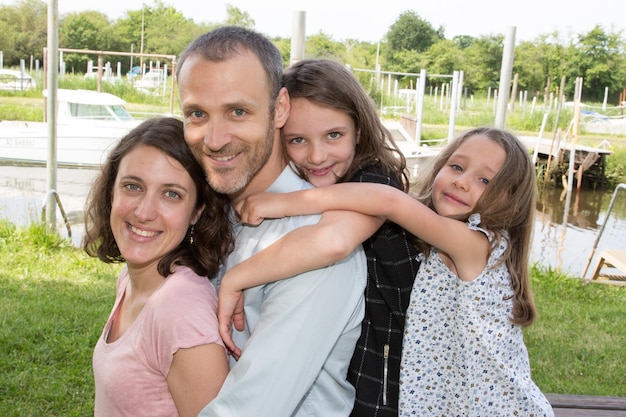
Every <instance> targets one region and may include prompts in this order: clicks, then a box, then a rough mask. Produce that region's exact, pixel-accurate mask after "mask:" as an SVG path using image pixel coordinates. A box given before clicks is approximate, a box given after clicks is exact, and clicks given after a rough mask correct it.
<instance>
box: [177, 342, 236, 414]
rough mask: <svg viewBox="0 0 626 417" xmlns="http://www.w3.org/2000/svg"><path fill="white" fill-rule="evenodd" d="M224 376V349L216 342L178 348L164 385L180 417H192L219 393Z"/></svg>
mask: <svg viewBox="0 0 626 417" xmlns="http://www.w3.org/2000/svg"><path fill="white" fill-rule="evenodd" d="M227 374H228V360H227V358H226V351H225V350H224V348H223V347H222V346H220V345H218V344H216V343H210V344H206V345H200V346H196V347H192V348H188V349H179V350H178V351H177V352H176V353H175V354H174V359H173V361H172V366H171V368H170V371H169V373H168V375H167V385H168V387H169V389H170V392H171V393H172V398H173V399H174V403H175V404H176V408H177V409H178V414H180V416H181V417H192V416H193V417H196V416H197V415H198V414H199V413H200V410H202V409H203V408H204V406H205V405H207V404H208V403H209V402H210V401H211V400H213V398H215V396H216V395H217V393H218V392H219V390H220V388H221V387H222V383H223V382H224V379H226V375H227Z"/></svg>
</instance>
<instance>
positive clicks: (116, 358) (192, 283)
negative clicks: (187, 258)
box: [93, 266, 223, 417]
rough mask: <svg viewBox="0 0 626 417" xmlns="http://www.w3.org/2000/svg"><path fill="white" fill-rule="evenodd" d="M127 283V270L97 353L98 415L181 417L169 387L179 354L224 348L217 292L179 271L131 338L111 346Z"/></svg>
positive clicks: (153, 297)
mask: <svg viewBox="0 0 626 417" xmlns="http://www.w3.org/2000/svg"><path fill="white" fill-rule="evenodd" d="M128 280H129V276H128V272H127V270H126V268H124V269H123V270H122V272H121V273H120V275H119V277H118V282H117V297H116V299H115V305H114V306H113V310H112V311H111V315H110V316H109V319H108V320H107V323H106V325H105V327H104V331H103V332H102V335H101V336H100V339H99V340H98V343H97V344H96V347H95V350H94V354H93V371H94V378H95V383H96V401H95V411H94V415H95V416H96V417H99V416H102V417H104V416H106V417H115V416H132V417H140V416H150V417H157V416H167V417H171V416H178V411H177V410H176V406H175V405H174V400H173V399H172V395H171V394H170V391H169V389H168V386H167V381H166V377H167V374H168V372H169V370H170V366H171V365H172V359H173V357H174V353H176V351H177V350H178V349H183V348H190V347H194V346H199V345H204V344H208V343H218V344H220V345H222V346H223V342H222V340H221V339H220V337H219V332H218V323H217V316H216V311H217V294H216V291H215V287H213V284H211V282H210V281H209V280H208V279H207V278H205V277H200V276H198V275H196V274H195V273H194V272H193V271H192V270H191V269H189V268H187V267H180V266H179V267H177V268H176V270H175V271H174V273H172V274H171V275H170V276H169V277H167V278H166V279H165V280H163V284H162V285H161V286H160V287H159V288H158V289H157V290H156V291H155V292H154V294H152V295H151V296H150V298H149V299H148V301H147V302H146V305H145V306H144V308H143V310H142V311H141V313H139V316H137V319H136V320H135V322H134V323H133V324H132V325H131V326H130V327H129V328H128V330H127V331H126V333H124V334H123V335H122V337H120V338H119V339H118V340H116V341H114V342H112V343H107V342H106V335H107V334H108V332H109V328H110V327H111V323H112V318H113V317H114V316H115V312H116V311H117V309H118V308H119V304H120V300H121V299H122V297H123V296H124V293H125V289H126V284H127V283H128Z"/></svg>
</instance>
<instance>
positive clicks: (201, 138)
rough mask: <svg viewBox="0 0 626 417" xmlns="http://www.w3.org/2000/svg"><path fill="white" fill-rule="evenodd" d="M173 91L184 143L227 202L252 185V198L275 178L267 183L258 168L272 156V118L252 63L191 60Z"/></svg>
mask: <svg viewBox="0 0 626 417" xmlns="http://www.w3.org/2000/svg"><path fill="white" fill-rule="evenodd" d="M178 89H179V94H180V102H181V107H182V110H183V116H184V127H185V141H186V142H187V144H188V145H189V147H190V148H191V149H192V151H193V152H194V154H195V156H196V158H198V160H199V161H201V162H202V164H203V165H204V168H205V170H206V173H207V181H208V183H209V185H210V186H211V187H212V188H213V189H214V190H216V191H218V192H220V193H224V194H228V195H229V196H230V197H231V200H232V199H235V198H237V197H239V196H241V194H243V193H246V194H247V192H246V189H247V187H248V185H249V184H250V183H252V182H254V183H255V184H257V185H258V186H253V187H251V188H255V190H254V191H255V192H259V191H263V190H264V189H265V188H266V187H267V186H269V185H270V184H271V182H273V180H274V179H275V178H271V180H270V178H267V177H269V175H264V174H263V173H264V172H265V171H268V170H263V168H264V166H265V164H266V163H267V161H268V159H269V158H270V157H271V156H272V151H273V146H274V141H275V137H277V130H276V129H277V127H276V126H275V124H276V123H277V118H276V117H274V118H271V113H272V112H271V111H270V110H271V109H270V91H269V86H268V81H267V77H266V74H265V71H264V70H263V67H262V66H261V63H260V62H259V60H258V58H257V57H256V56H255V55H254V54H252V53H249V52H243V53H240V54H237V55H235V56H233V57H232V58H229V59H227V60H225V61H221V62H211V61H207V60H205V59H204V58H202V57H201V56H199V55H192V56H190V57H189V58H188V59H187V60H186V61H185V62H184V63H183V66H182V67H181V68H180V73H179V76H178ZM283 94H284V93H282V94H281V96H282V95H283ZM285 95H286V94H285ZM279 97H280V96H279ZM287 101H288V99H287ZM277 113H279V114H282V113H283V112H281V111H280V110H278V111H277ZM287 113H288V111H287ZM285 119H286V116H285ZM278 122H280V120H278ZM280 126H282V124H280ZM280 126H278V128H280ZM280 169H282V167H281V168H280ZM268 174H269V173H268ZM272 175H273V173H272ZM257 188H260V189H257Z"/></svg>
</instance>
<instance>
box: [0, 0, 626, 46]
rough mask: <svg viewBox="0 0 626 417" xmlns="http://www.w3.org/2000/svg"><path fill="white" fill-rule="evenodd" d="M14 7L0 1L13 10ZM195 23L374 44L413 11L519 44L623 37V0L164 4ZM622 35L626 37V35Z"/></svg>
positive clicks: (64, 7) (73, 3)
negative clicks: (237, 14) (249, 23)
mask: <svg viewBox="0 0 626 417" xmlns="http://www.w3.org/2000/svg"><path fill="white" fill-rule="evenodd" d="M15 1H16V0H0V4H9V5H10V4H14V2H15ZM163 3H164V4H166V5H171V6H174V7H175V8H176V9H178V10H180V11H181V12H182V13H183V15H184V16H185V17H188V18H192V19H193V20H194V21H196V22H197V23H201V22H208V23H220V22H223V21H224V20H225V18H226V4H230V5H232V6H235V7H237V8H239V9H240V10H241V11H243V12H247V13H248V14H249V15H250V17H252V19H254V20H255V23H256V26H255V28H256V29H257V30H258V31H259V32H262V33H265V34H267V35H270V36H281V37H291V33H292V23H293V20H294V12H298V11H304V12H305V18H306V35H314V34H317V33H319V32H320V31H322V32H324V33H325V34H327V35H329V36H331V37H332V38H333V39H334V40H336V41H340V40H343V39H347V38H352V39H357V40H362V41H368V42H376V41H378V40H380V39H381V38H382V37H383V36H384V35H385V33H386V32H387V31H388V29H389V27H390V26H391V25H392V24H393V23H394V22H395V21H396V20H397V19H398V17H399V16H400V14H401V13H402V12H405V11H408V10H412V11H414V12H415V13H417V14H418V15H419V16H420V17H421V18H423V19H424V20H426V21H428V22H430V23H431V24H432V25H433V27H435V28H436V29H437V28H439V27H440V26H443V28H444V33H445V37H446V38H448V39H451V38H452V37H454V36H456V35H470V36H475V37H476V36H481V35H490V34H501V35H507V34H511V33H514V35H515V40H516V42H520V41H531V40H534V39H536V37H537V36H539V35H542V34H549V33H552V32H553V31H555V30H558V31H559V33H560V35H561V37H562V38H563V39H565V40H567V39H570V38H572V37H574V36H575V35H578V34H583V33H586V32H588V31H590V30H591V29H593V27H594V26H595V25H600V26H602V27H603V28H604V29H605V30H606V31H611V32H618V31H623V32H626V21H625V20H624V16H626V1H622V0H593V1H586V2H573V1H569V0H568V1H566V0H517V1H510V0H472V1H468V0H443V1H432V0H431V1H419V0H412V1H410V0H382V1H379V2H375V3H374V4H376V6H375V7H374V6H373V5H372V3H370V2H367V3H370V5H365V3H366V1H364V0H335V1H329V0H308V1H305V0H229V1H227V2H224V3H222V2H219V1H215V0H213V1H199V0H163ZM144 4H145V5H147V6H150V5H152V4H153V0H102V1H85V0H57V5H58V12H59V15H63V14H65V13H70V12H78V11H84V10H94V9H95V10H98V11H101V12H103V13H104V14H105V15H107V16H108V17H109V18H110V19H117V18H119V17H122V16H124V13H125V12H126V11H128V10H139V9H141V7H142V5H144ZM513 28H515V31H514V32H512V29H513ZM623 35H625V36H626V33H623Z"/></svg>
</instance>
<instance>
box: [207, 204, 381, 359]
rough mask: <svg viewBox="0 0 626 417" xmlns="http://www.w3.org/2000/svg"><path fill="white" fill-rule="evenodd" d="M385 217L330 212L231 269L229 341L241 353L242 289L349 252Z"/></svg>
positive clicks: (227, 280)
mask: <svg viewBox="0 0 626 417" xmlns="http://www.w3.org/2000/svg"><path fill="white" fill-rule="evenodd" d="M382 223H383V220H382V219H380V218H377V217H372V216H367V215H363V214H360V213H355V212H349V211H327V212H325V213H323V214H322V217H321V219H320V221H319V222H318V223H317V224H314V225H310V226H304V227H300V228H298V229H295V230H294V231H292V232H290V233H288V234H287V235H285V236H284V237H283V238H281V239H279V240H278V241H276V242H275V243H274V244H272V245H271V246H269V247H267V248H266V249H264V250H262V251H261V252H259V253H257V254H256V255H254V256H252V257H250V258H248V259H247V260H245V261H243V262H241V263H239V264H237V265H235V266H233V267H232V268H231V269H229V270H228V271H227V272H226V274H225V275H224V277H223V278H222V282H221V283H220V288H219V296H218V309H217V318H218V320H219V330H220V336H221V337H222V339H223V340H224V344H225V345H226V347H227V348H228V349H229V350H230V351H231V353H232V354H233V356H235V358H237V357H238V356H239V355H240V354H241V350H240V349H239V348H238V347H237V346H236V345H235V344H234V343H233V340H232V337H231V330H232V327H231V324H234V326H235V328H236V329H238V330H242V329H243V298H242V294H243V293H242V291H243V290H244V289H246V288H251V287H255V286H257V285H261V284H266V283H269V282H273V281H278V280H281V279H285V278H289V277H293V276H295V275H298V274H301V273H304V272H306V271H311V270H314V269H318V268H322V267H325V266H327V265H330V264H333V263H335V262H337V261H339V260H341V259H343V258H345V257H346V256H348V255H349V254H350V253H351V252H352V251H353V250H354V249H355V248H356V247H358V246H359V245H360V244H361V243H362V242H363V241H364V240H366V239H367V238H368V237H370V236H371V235H372V234H374V232H376V230H378V228H379V227H380V226H381V225H382Z"/></svg>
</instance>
